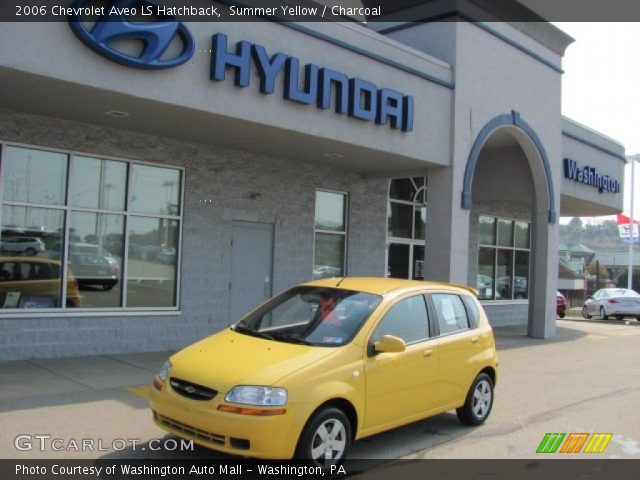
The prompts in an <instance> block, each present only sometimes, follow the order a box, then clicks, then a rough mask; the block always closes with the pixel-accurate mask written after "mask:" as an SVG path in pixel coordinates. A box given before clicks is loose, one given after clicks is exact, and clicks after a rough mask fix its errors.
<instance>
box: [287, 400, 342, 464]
mask: <svg viewBox="0 0 640 480" xmlns="http://www.w3.org/2000/svg"><path fill="white" fill-rule="evenodd" d="M350 445H351V423H350V422H349V419H348V418H347V416H346V415H345V414H344V412H343V411H342V410H340V409H338V408H334V407H328V408H324V409H322V410H320V411H319V412H317V413H316V414H314V415H313V417H311V420H309V422H308V423H307V425H306V427H305V428H304V430H303V431H302V435H301V436H300V441H299V442H298V448H297V450H296V457H297V458H300V459H303V460H307V461H310V462H311V463H312V464H313V465H314V466H317V467H321V468H329V467H330V466H331V465H338V464H340V463H341V462H342V461H343V460H344V458H345V455H346V453H347V450H348V449H349V446H350Z"/></svg>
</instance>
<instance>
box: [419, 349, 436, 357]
mask: <svg viewBox="0 0 640 480" xmlns="http://www.w3.org/2000/svg"><path fill="white" fill-rule="evenodd" d="M434 353H435V350H425V351H424V352H422V354H423V355H424V356H425V357H433V354H434Z"/></svg>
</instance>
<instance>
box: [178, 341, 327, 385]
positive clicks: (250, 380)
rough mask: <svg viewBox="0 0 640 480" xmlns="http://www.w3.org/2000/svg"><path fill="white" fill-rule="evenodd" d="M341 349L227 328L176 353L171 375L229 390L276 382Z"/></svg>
mask: <svg viewBox="0 0 640 480" xmlns="http://www.w3.org/2000/svg"><path fill="white" fill-rule="evenodd" d="M338 349H339V348H334V347H314V346H310V345H297V344H292V343H285V342H277V341H273V340H267V339H263V338H258V337H252V336H250V335H245V334H242V333H237V332H234V331H233V330H231V329H226V330H223V331H222V332H219V333H216V334H215V335H212V336H210V337H207V338H205V339H203V340H200V341H199V342H197V343H194V344H193V345H190V346H189V347H187V348H185V349H184V350H181V351H179V352H178V353H176V354H175V355H173V356H172V357H171V359H170V360H171V364H172V368H171V374H170V375H171V376H172V377H177V378H180V379H183V380H187V381H190V382H193V383H197V384H199V385H203V386H206V387H209V388H213V389H215V390H218V391H220V392H228V391H229V390H230V389H231V388H232V387H233V386H235V385H273V384H274V383H276V382H277V381H278V380H280V379H281V378H283V377H286V376H287V375H290V374H291V373H293V372H295V371H298V370H300V369H302V368H304V367H306V366H308V365H311V364H313V363H315V362H317V361H319V360H321V359H322V358H325V357H327V356H329V355H331V354H333V353H335V352H336V351H337V350H338Z"/></svg>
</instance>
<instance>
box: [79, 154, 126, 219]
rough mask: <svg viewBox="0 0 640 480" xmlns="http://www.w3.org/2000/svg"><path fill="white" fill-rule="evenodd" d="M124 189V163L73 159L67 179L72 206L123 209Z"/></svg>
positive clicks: (82, 158) (84, 158)
mask: <svg viewBox="0 0 640 480" xmlns="http://www.w3.org/2000/svg"><path fill="white" fill-rule="evenodd" d="M126 188H127V164H126V163H125V162H116V161H113V160H99V159H96V158H89V157H73V165H72V166H71V174H70V178H69V189H70V194H69V195H70V199H69V201H70V203H71V206H72V207H83V208H99V209H101V210H124V206H125V192H126Z"/></svg>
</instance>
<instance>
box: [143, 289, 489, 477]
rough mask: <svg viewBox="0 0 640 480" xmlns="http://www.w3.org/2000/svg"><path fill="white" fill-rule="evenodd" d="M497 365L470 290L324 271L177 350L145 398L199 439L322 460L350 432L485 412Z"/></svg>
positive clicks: (253, 452)
mask: <svg viewBox="0 0 640 480" xmlns="http://www.w3.org/2000/svg"><path fill="white" fill-rule="evenodd" d="M497 370H498V358H497V354H496V348H495V343H494V339H493V333H492V330H491V327H490V325H489V323H488V321H487V317H486V316H485V314H484V311H483V310H482V307H481V305H480V304H479V303H478V301H477V299H476V296H475V291H474V290H473V289H471V288H467V287H461V286H455V285H450V284H444V283H429V282H418V281H411V280H395V279H385V278H355V277H353V278H342V279H337V278H332V279H325V280H319V281H314V282H311V283H307V284H303V285H300V286H298V287H295V288H292V289H291V290H288V291H286V292H284V293H282V294H280V295H278V296H276V297H274V298H272V299H271V300H269V301H267V302H266V303H264V304H263V305H261V306H259V307H258V308H256V309H255V310H253V311H251V312H249V313H248V314H247V315H246V316H245V317H244V318H243V319H242V320H240V321H239V322H238V323H236V324H235V325H234V326H232V327H231V328H229V329H227V330H225V331H222V332H219V333H217V334H215V335H212V336H210V337H208V338H205V339H204V340H201V341H199V342H197V343H195V344H193V345H191V346H189V347H187V348H185V349H184V350H182V351H180V352H178V353H176V354H175V355H173V356H172V357H171V358H170V359H169V361H168V362H167V363H166V364H165V365H164V366H163V368H162V370H161V371H160V373H159V374H158V375H157V376H156V378H155V380H154V383H153V388H152V389H151V395H150V405H151V409H152V410H153V418H154V420H155V422H156V424H157V425H158V426H160V427H161V428H163V429H165V430H167V431H168V432H170V433H172V434H175V435H177V436H179V437H184V438H187V439H193V440H194V441H195V442H196V443H198V444H200V445H203V446H205V447H209V448H212V449H215V450H221V451H224V452H228V453H232V454H237V455H243V456H250V457H258V458H265V459H287V458H292V457H294V456H295V457H299V458H304V459H309V460H311V461H312V462H313V463H315V464H317V465H318V466H322V467H327V466H328V465H330V464H334V463H337V462H340V461H341V460H342V459H343V458H344V456H345V454H346V452H347V450H348V448H349V445H350V443H351V442H352V441H353V440H357V439H360V438H363V437H366V436H368V435H372V434H375V433H378V432H381V431H383V430H388V429H390V428H394V427H397V426H399V425H403V424H406V423H410V422H413V421H416V420H419V419H422V418H425V417H429V416H431V415H436V414H438V413H442V412H445V411H447V410H452V409H456V411H457V413H458V417H459V418H460V420H461V421H462V422H463V423H465V424H470V425H478V424H481V423H483V422H484V421H485V420H486V419H487V417H488V415H489V412H490V411H491V407H492V405H493V391H494V390H493V389H494V386H495V383H496V376H497Z"/></svg>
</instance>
